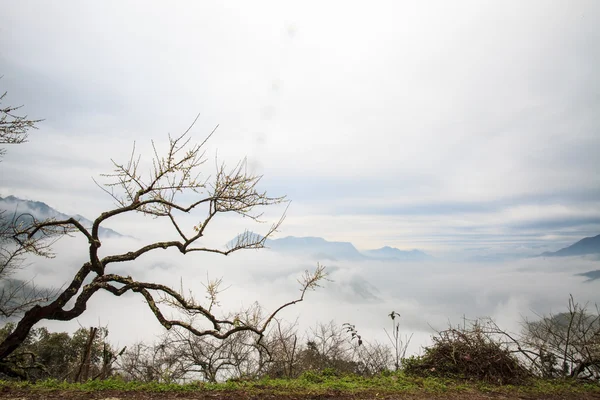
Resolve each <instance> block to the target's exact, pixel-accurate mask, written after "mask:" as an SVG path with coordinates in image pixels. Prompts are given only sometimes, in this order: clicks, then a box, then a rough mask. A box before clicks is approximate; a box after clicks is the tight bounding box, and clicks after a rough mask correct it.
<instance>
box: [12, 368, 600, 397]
mask: <svg viewBox="0 0 600 400" xmlns="http://www.w3.org/2000/svg"><path fill="white" fill-rule="evenodd" d="M4 388H8V389H16V390H31V391H84V392H94V391H106V390H115V391H125V392H129V391H144V392H191V391H243V392H249V393H261V392H269V393H276V394H277V393H279V394H292V393H304V394H306V393H310V394H319V393H327V392H332V391H341V392H345V393H353V394H354V393H360V392H371V393H372V392H379V393H407V394H408V393H430V394H445V393H460V392H479V393H498V394H518V393H523V394H531V395H544V394H546V395H556V394H561V393H600V385H599V384H598V383H581V382H576V381H570V380H541V379H535V380H531V381H529V382H527V383H526V384H523V385H519V386H512V385H503V386H500V385H492V384H489V383H484V382H472V381H464V380H456V379H444V378H435V377H426V378H423V377H414V376H406V375H404V374H403V373H386V374H381V375H377V376H373V377H361V376H355V375H337V374H328V373H321V372H316V371H309V372H305V373H304V374H303V375H302V376H301V377H300V378H297V379H268V378H265V379H260V380H254V381H245V380H240V381H228V382H223V383H208V382H193V383H187V384H177V383H159V382H148V383H146V382H126V381H123V380H120V379H108V380H104V381H88V382H85V383H68V382H64V381H58V380H45V381H38V382H15V381H0V389H4Z"/></svg>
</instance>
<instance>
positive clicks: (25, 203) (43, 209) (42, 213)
mask: <svg viewBox="0 0 600 400" xmlns="http://www.w3.org/2000/svg"><path fill="white" fill-rule="evenodd" d="M19 207H25V208H26V210H19ZM0 210H2V211H6V212H17V211H19V213H23V212H29V213H30V214H31V215H32V216H33V217H35V218H36V219H38V220H44V219H48V218H56V219H58V220H63V219H69V218H75V219H76V220H77V221H79V222H80V223H81V224H82V225H83V226H85V227H86V228H91V226H92V225H93V222H92V221H90V220H89V219H87V218H85V217H83V216H82V215H79V214H75V215H68V214H65V213H62V212H60V211H58V210H57V209H55V208H53V207H50V206H49V205H48V204H46V203H44V202H42V201H37V200H25V199H21V198H18V197H15V196H12V195H10V196H7V197H0ZM98 235H99V236H101V237H104V238H117V237H126V236H125V235H123V234H121V233H119V232H117V231H115V230H113V229H110V228H104V227H100V228H99V229H98Z"/></svg>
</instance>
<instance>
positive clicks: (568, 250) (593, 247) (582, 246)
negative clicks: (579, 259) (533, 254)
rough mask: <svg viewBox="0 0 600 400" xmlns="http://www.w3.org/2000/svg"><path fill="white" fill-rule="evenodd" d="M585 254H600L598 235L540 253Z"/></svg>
mask: <svg viewBox="0 0 600 400" xmlns="http://www.w3.org/2000/svg"><path fill="white" fill-rule="evenodd" d="M586 254H600V235H598V236H594V237H586V238H583V239H581V240H580V241H578V242H577V243H574V244H572V245H571V246H569V247H565V248H563V249H560V250H558V251H553V252H551V251H547V252H545V253H542V254H540V256H542V257H567V256H584V255H586Z"/></svg>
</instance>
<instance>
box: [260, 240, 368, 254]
mask: <svg viewBox="0 0 600 400" xmlns="http://www.w3.org/2000/svg"><path fill="white" fill-rule="evenodd" d="M265 245H266V247H268V248H270V249H272V250H273V251H276V252H279V253H288V254H298V255H306V256H309V257H311V258H318V259H330V260H364V259H367V257H365V256H364V255H362V254H361V253H360V252H359V251H358V250H356V247H354V245H353V244H352V243H349V242H329V241H327V240H325V239H323V238H320V237H295V236H288V237H284V238H281V239H267V241H266V243H265Z"/></svg>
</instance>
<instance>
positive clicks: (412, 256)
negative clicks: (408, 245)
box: [363, 246, 433, 261]
mask: <svg viewBox="0 0 600 400" xmlns="http://www.w3.org/2000/svg"><path fill="white" fill-rule="evenodd" d="M363 254H364V255H366V256H368V257H371V258H377V259H382V260H390V261H427V260H431V259H433V257H431V256H430V255H429V254H426V253H424V252H422V251H421V250H400V249H397V248H395V247H389V246H385V247H382V248H380V249H375V250H366V251H363Z"/></svg>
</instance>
